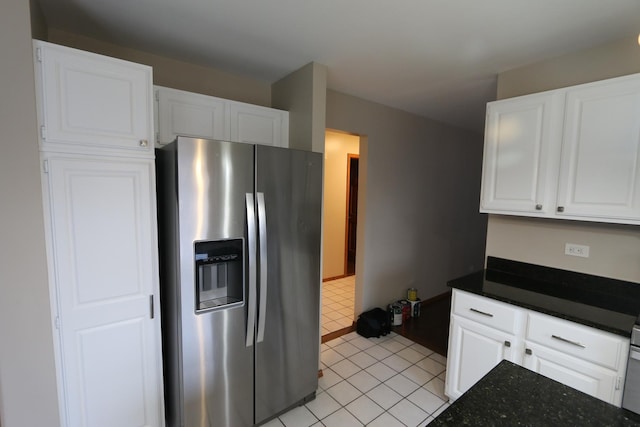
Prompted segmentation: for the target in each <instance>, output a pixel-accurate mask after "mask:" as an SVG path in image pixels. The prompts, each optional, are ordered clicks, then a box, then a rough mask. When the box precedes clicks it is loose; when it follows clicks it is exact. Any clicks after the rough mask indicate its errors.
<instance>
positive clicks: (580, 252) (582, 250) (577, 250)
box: [564, 243, 589, 258]
mask: <svg viewBox="0 0 640 427" xmlns="http://www.w3.org/2000/svg"><path fill="white" fill-rule="evenodd" d="M564 253H565V255H571V256H579V257H582V258H589V246H585V245H577V244H575V243H566V244H565V245H564Z"/></svg>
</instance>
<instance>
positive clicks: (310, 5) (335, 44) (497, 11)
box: [38, 0, 640, 131]
mask: <svg viewBox="0 0 640 427" xmlns="http://www.w3.org/2000/svg"><path fill="white" fill-rule="evenodd" d="M38 1H39V2H40V4H41V6H42V10H43V12H44V15H45V17H46V21H47V23H48V25H49V27H51V28H58V29H62V30H66V31H71V32H75V33H79V34H83V35H87V36H90V37H93V38H97V39H101V40H106V41H110V42H113V43H116V44H120V45H125V46H128V47H132V48H136V49H140V50H144V51H148V52H152V53H157V54H161V55H166V56H170V57H174V58H176V59H181V60H186V61H190V62H195V63H201V64H206V65H211V66H213V67H216V68H219V69H222V70H226V71H229V72H232V73H235V74H240V75H245V76H248V77H252V78H255V79H259V80H262V81H266V82H274V81H276V80H278V79H280V78H282V77H284V76H286V75H287V74H289V73H290V72H292V71H294V70H296V69H298V68H300V67H302V66H303V65H305V64H307V63H309V62H311V61H316V62H319V63H321V64H324V65H326V66H327V67H328V87H329V89H334V90H337V91H340V92H344V93H348V94H351V95H355V96H358V97H361V98H364V99H367V100H370V101H374V102H378V103H381V104H385V105H388V106H391V107H395V108H399V109H401V110H405V111H409V112H413V113H416V114H419V115H422V116H425V117H431V118H434V119H437V120H441V121H444V122H447V123H450V124H454V125H457V126H461V127H464V128H467V129H472V130H476V131H482V128H483V126H484V110H485V103H486V102H487V101H489V100H492V99H494V98H495V84H496V75H497V73H500V72H502V71H506V70H509V69H513V68H517V67H520V66H523V65H526V64H530V63H533V62H537V61H539V60H542V59H546V58H551V57H554V56H558V55H562V54H565V53H568V52H572V51H576V50H580V49H584V48H588V47H592V46H597V45H600V44H603V43H606V42H609V41H613V40H617V39H621V38H623V37H627V36H632V35H634V34H638V32H640V0H395V1H390V0H253V1H250V0H108V1H105V0H38Z"/></svg>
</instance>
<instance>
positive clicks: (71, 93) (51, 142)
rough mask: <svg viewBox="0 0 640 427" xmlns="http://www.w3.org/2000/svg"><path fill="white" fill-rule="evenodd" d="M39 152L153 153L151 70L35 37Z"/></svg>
mask: <svg viewBox="0 0 640 427" xmlns="http://www.w3.org/2000/svg"><path fill="white" fill-rule="evenodd" d="M34 43H35V49H36V64H37V65H38V67H36V69H37V79H38V82H37V84H38V87H39V91H38V93H39V97H40V99H39V101H40V102H39V104H40V108H41V111H40V121H41V126H42V128H41V141H42V148H43V150H52V149H55V146H56V145H57V146H58V147H60V146H62V147H65V146H66V147H67V149H68V147H69V146H77V147H81V146H85V147H92V148H94V149H95V148H98V149H125V150H135V151H143V152H149V153H152V152H153V141H151V140H150V139H149V138H150V136H151V135H152V132H153V122H152V120H153V118H152V103H151V102H152V92H151V90H152V89H151V88H152V86H151V80H152V77H151V68H150V67H148V66H145V65H140V64H134V63H131V62H127V61H122V60H118V59H114V58H109V57H105V56H102V55H96V54H93V53H88V52H83V51H79V50H76V49H71V48H68V47H63V46H58V45H54V44H51V43H46V42H40V41H36V42H34Z"/></svg>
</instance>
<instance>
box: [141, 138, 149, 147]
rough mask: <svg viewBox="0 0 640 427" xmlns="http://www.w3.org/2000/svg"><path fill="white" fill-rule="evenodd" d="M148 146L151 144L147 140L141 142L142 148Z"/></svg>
mask: <svg viewBox="0 0 640 427" xmlns="http://www.w3.org/2000/svg"><path fill="white" fill-rule="evenodd" d="M147 145H149V142H148V141H147V140H146V139H141V140H140V147H146V146H147Z"/></svg>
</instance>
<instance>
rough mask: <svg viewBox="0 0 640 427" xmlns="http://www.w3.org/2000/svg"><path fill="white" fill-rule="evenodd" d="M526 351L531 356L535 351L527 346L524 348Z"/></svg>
mask: <svg viewBox="0 0 640 427" xmlns="http://www.w3.org/2000/svg"><path fill="white" fill-rule="evenodd" d="M524 352H525V353H526V354H528V355H529V356H531V355H532V354H533V351H531V349H530V348H525V349H524Z"/></svg>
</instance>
